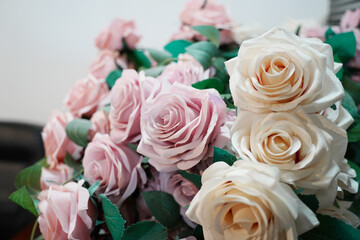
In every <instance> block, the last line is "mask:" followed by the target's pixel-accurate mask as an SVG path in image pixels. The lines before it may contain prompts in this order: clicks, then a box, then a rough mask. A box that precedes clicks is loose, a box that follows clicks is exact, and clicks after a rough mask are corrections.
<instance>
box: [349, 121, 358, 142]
mask: <svg viewBox="0 0 360 240" xmlns="http://www.w3.org/2000/svg"><path fill="white" fill-rule="evenodd" d="M347 135H348V141H349V142H357V141H359V140H360V123H359V122H358V123H357V124H356V125H355V126H354V127H352V128H351V129H350V130H348V131H347Z"/></svg>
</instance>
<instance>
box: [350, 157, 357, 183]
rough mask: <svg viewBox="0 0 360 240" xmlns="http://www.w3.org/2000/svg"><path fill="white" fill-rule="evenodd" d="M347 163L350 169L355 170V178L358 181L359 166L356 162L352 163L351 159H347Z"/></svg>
mask: <svg viewBox="0 0 360 240" xmlns="http://www.w3.org/2000/svg"><path fill="white" fill-rule="evenodd" d="M348 164H349V165H350V167H351V168H352V169H354V170H355V172H356V178H355V179H356V181H358V182H359V183H360V167H359V166H358V165H357V164H356V163H354V162H352V161H348Z"/></svg>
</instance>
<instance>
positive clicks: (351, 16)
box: [340, 8, 360, 32]
mask: <svg viewBox="0 0 360 240" xmlns="http://www.w3.org/2000/svg"><path fill="white" fill-rule="evenodd" d="M359 24H360V8H358V9H356V10H354V11H351V10H347V11H346V12H345V14H344V15H343V16H342V18H341V21H340V27H341V28H342V29H343V31H344V32H345V31H346V30H350V31H351V30H353V29H354V28H357V27H358V26H359Z"/></svg>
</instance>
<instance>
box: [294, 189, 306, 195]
mask: <svg viewBox="0 0 360 240" xmlns="http://www.w3.org/2000/svg"><path fill="white" fill-rule="evenodd" d="M302 191H304V188H298V189H295V190H294V192H295V194H296V195H299V194H300V193H301V192H302Z"/></svg>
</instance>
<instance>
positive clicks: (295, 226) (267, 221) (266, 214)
mask: <svg viewBox="0 0 360 240" xmlns="http://www.w3.org/2000/svg"><path fill="white" fill-rule="evenodd" d="M201 180H202V187H201V189H200V191H199V192H198V193H197V194H196V196H195V197H194V199H193V200H192V202H191V204H190V207H189V209H188V210H187V212H186V215H187V216H188V217H189V218H190V219H191V220H192V221H194V222H197V223H199V224H201V225H202V227H203V231H204V236H205V239H207V240H212V239H214V240H215V239H216V240H222V239H231V240H232V239H279V240H280V239H297V236H298V235H300V234H302V233H304V232H306V231H308V230H310V229H311V228H313V227H314V226H316V225H317V224H319V223H318V220H317V219H316V217H315V214H314V213H313V212H312V211H311V210H310V209H309V208H308V207H307V206H306V205H305V204H304V203H303V202H301V201H300V199H298V198H297V196H296V195H295V193H294V192H293V190H292V189H291V188H290V187H289V186H288V185H286V184H284V183H281V182H279V170H278V169H277V168H274V167H269V166H267V165H265V164H261V163H253V162H249V161H242V160H239V161H236V162H235V163H234V165H233V166H231V167H230V166H229V165H227V164H226V163H224V162H216V163H214V164H212V165H211V166H210V167H209V168H208V169H206V170H205V171H204V173H203V175H202V179H201Z"/></svg>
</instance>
